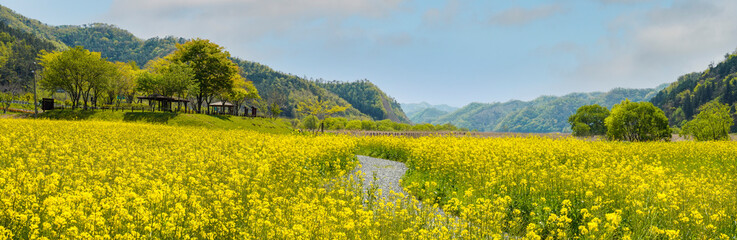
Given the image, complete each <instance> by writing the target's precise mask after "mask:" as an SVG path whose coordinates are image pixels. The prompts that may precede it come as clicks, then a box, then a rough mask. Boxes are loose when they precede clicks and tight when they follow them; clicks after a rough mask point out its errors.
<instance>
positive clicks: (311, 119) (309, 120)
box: [302, 115, 318, 130]
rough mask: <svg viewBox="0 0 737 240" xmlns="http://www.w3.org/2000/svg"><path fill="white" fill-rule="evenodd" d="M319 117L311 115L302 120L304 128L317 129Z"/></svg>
mask: <svg viewBox="0 0 737 240" xmlns="http://www.w3.org/2000/svg"><path fill="white" fill-rule="evenodd" d="M317 122H318V120H317V117H315V116H314V115H310V116H307V117H305V118H304V119H302V127H304V128H306V129H310V130H314V129H317Z"/></svg>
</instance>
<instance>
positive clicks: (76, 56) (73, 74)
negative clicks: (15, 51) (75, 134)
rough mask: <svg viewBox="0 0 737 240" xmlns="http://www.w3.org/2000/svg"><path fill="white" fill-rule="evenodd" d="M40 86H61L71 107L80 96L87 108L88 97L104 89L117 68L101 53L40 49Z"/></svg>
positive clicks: (44, 87)
mask: <svg viewBox="0 0 737 240" xmlns="http://www.w3.org/2000/svg"><path fill="white" fill-rule="evenodd" d="M39 59H40V60H41V66H43V67H44V69H43V71H42V72H41V81H40V85H41V88H43V89H46V90H49V91H56V90H57V89H62V90H64V91H66V92H67V93H68V94H69V96H70V97H71V98H72V108H76V107H77V103H78V102H79V100H80V98H81V99H82V100H83V101H84V107H85V108H87V103H88V101H90V100H91V98H90V97H92V96H95V95H94V94H97V93H102V92H103V91H104V90H106V89H107V87H108V84H109V81H110V79H111V78H113V77H114V76H115V74H116V73H117V71H116V67H115V66H114V65H113V64H112V63H110V62H108V61H107V60H105V59H103V58H102V57H100V53H97V52H90V51H89V50H87V49H84V48H82V47H75V48H72V49H69V50H65V51H61V52H59V51H54V52H45V51H42V53H41V56H40V57H39Z"/></svg>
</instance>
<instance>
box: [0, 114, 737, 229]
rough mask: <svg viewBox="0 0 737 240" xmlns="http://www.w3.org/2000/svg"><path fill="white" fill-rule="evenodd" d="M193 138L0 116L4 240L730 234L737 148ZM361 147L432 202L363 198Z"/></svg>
mask: <svg viewBox="0 0 737 240" xmlns="http://www.w3.org/2000/svg"><path fill="white" fill-rule="evenodd" d="M100 129H105V131H100ZM193 129H194V128H191V127H177V126H166V125H163V124H143V123H127V122H124V121H94V120H93V121H50V120H30V119H0V132H2V133H3V134H2V135H0V149H2V150H0V204H1V206H0V209H2V211H0V226H1V228H0V238H3V237H9V236H12V237H14V238H21V239H26V238H36V237H46V238H49V239H63V238H94V237H99V238H102V239H105V238H154V239H163V238H166V239H187V238H197V239H251V238H255V239H264V238H267V239H356V238H362V239H366V238H369V239H374V238H378V239H447V238H461V239H478V238H501V237H502V236H512V237H524V238H528V239H545V238H548V237H552V238H559V239H560V238H563V239H565V238H579V239H694V238H696V239H734V238H735V237H737V219H736V218H735V216H737V205H736V204H734V203H735V202H737V178H736V177H735V173H737V154H736V153H737V145H735V144H734V143H733V142H699V143H697V142H688V141H686V142H671V143H665V142H657V143H622V142H607V141H584V140H577V139H573V138H547V137H535V136H530V137H506V138H455V137H420V138H405V137H387V136H380V137H352V136H347V135H332V136H329V135H324V136H310V135H294V134H291V135H290V134H279V135H275V134H267V133H258V132H253V131H247V130H221V129H207V128H197V130H196V131H193ZM356 154H363V155H371V156H375V157H382V158H387V159H392V160H397V161H401V162H404V163H405V164H406V166H407V168H408V170H407V174H406V175H405V177H404V178H403V179H402V182H401V184H402V186H403V187H404V188H405V190H406V191H407V192H409V193H410V194H412V195H414V196H415V197H416V198H418V199H420V200H422V201H423V202H424V204H422V206H427V208H425V207H420V206H421V205H419V204H417V203H416V202H412V200H410V198H406V196H402V195H397V194H392V193H386V192H384V193H383V195H388V197H386V198H384V197H379V194H380V193H379V192H376V191H370V192H368V193H364V192H363V186H362V183H363V181H360V180H356V178H354V177H351V176H349V174H350V172H351V171H352V170H353V169H354V168H355V167H356V163H357V160H356V157H355V155H356ZM367 177H369V178H370V177H371V176H367ZM368 189H371V188H368ZM434 207H439V208H442V209H443V210H444V212H445V213H449V214H453V216H442V215H436V214H435V213H436V212H437V211H434V210H433V209H434ZM455 216H457V217H455Z"/></svg>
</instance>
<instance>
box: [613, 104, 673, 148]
mask: <svg viewBox="0 0 737 240" xmlns="http://www.w3.org/2000/svg"><path fill="white" fill-rule="evenodd" d="M604 123H605V125H606V128H607V133H606V136H607V138H608V139H610V140H624V141H632V142H639V141H658V140H665V141H668V140H670V138H671V129H670V127H668V118H667V117H665V113H663V110H660V108H657V107H655V106H654V105H653V104H652V103H649V102H630V100H624V101H622V102H621V103H619V104H616V105H614V107H613V108H612V113H611V114H610V115H609V117H607V118H606V119H605V120H604Z"/></svg>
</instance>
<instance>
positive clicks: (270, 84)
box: [0, 5, 406, 122]
mask: <svg viewBox="0 0 737 240" xmlns="http://www.w3.org/2000/svg"><path fill="white" fill-rule="evenodd" d="M0 22H5V23H7V24H8V26H9V27H10V28H8V29H15V30H18V31H21V32H25V33H28V34H30V35H32V36H35V37H36V38H38V39H41V40H44V41H46V42H48V43H50V44H51V46H53V47H52V48H49V49H47V50H63V49H66V48H69V47H74V46H83V47H85V48H86V49H88V50H90V51H94V52H100V53H102V57H105V58H107V59H108V60H110V61H119V62H130V61H135V62H136V63H137V64H138V65H139V66H144V65H145V64H146V63H147V62H148V61H150V60H152V59H155V58H159V57H164V56H166V55H168V54H170V53H171V52H173V51H174V50H175V49H176V44H177V43H184V42H186V40H187V39H184V38H177V37H165V38H151V39H147V40H143V39H140V38H138V37H136V36H134V35H133V34H131V33H130V32H128V31H126V30H123V29H120V28H118V27H116V26H114V25H109V24H103V23H95V24H90V25H84V26H50V25H47V24H44V23H42V22H40V21H38V20H34V19H30V18H27V17H25V16H22V15H20V14H17V13H15V12H14V11H12V10H10V9H8V8H6V7H4V6H2V5H0ZM225 47H226V48H227V46H225ZM37 53H38V51H35V52H34V53H33V55H34V56H35V54H37ZM232 60H234V62H235V63H236V64H238V65H239V66H240V67H241V69H242V72H241V74H242V75H243V76H245V77H246V79H248V80H251V81H253V82H254V85H255V86H256V88H257V89H258V91H259V94H260V95H261V96H262V97H263V98H264V99H265V100H266V102H268V103H278V104H280V105H281V106H282V108H283V109H282V110H284V111H283V112H282V115H283V116H285V117H295V116H296V113H295V112H294V107H295V106H296V104H297V102H299V101H303V100H305V99H309V98H321V99H323V100H328V101H329V103H331V104H336V105H340V106H347V105H348V104H349V101H346V99H344V98H349V99H360V98H361V97H358V96H351V95H350V94H363V93H360V92H351V93H350V94H348V95H342V96H338V95H337V94H335V93H333V92H331V91H328V90H326V89H325V88H323V87H321V86H319V85H318V84H317V83H316V82H314V81H310V80H307V79H304V78H300V77H296V76H294V75H291V74H285V73H283V72H279V71H275V70H273V69H271V68H269V67H267V66H264V65H262V64H259V63H256V62H250V61H246V60H241V59H238V58H235V57H234V58H232ZM25 63H26V64H33V61H32V60H30V61H26V62H25ZM27 69H31V68H27ZM2 77H3V76H1V75H0V78H2ZM371 91H373V90H371ZM379 92H380V93H382V94H383V92H382V91H380V90H379ZM370 94H375V93H374V92H372V93H370ZM382 96H384V97H385V99H387V100H388V101H390V105H391V106H393V105H392V103H394V105H396V103H395V102H393V101H392V100H390V99H392V98H391V97H389V96H386V95H385V94H383V95H382ZM355 105H360V104H355ZM397 106H398V105H397ZM367 109H368V108H367ZM364 110H366V109H357V108H355V107H351V108H349V109H348V110H347V111H346V112H344V113H342V116H344V117H349V118H355V119H369V118H371V117H369V116H371V114H368V113H366V112H362V111H364ZM397 111H398V112H397ZM392 112H393V113H394V114H395V115H397V116H399V117H398V120H400V121H402V122H406V117H404V119H403V118H402V116H404V113H403V112H401V108H399V107H396V108H394V107H392ZM376 116H378V115H376ZM388 116H391V114H387V117H386V118H376V117H373V118H374V119H375V120H383V119H387V118H388Z"/></svg>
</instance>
